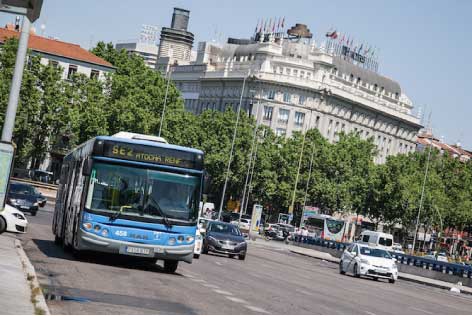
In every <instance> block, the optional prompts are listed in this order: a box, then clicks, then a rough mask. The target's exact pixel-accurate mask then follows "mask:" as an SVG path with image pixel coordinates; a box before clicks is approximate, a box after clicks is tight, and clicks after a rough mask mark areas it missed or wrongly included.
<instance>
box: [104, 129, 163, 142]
mask: <svg viewBox="0 0 472 316" xmlns="http://www.w3.org/2000/svg"><path fill="white" fill-rule="evenodd" d="M113 137H118V138H125V139H134V140H147V141H150V142H156V143H163V144H168V142H167V140H165V138H162V137H158V136H154V135H144V134H138V133H130V132H118V133H116V134H115V135H113Z"/></svg>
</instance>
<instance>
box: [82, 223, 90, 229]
mask: <svg viewBox="0 0 472 316" xmlns="http://www.w3.org/2000/svg"><path fill="white" fill-rule="evenodd" d="M82 226H83V227H84V228H85V229H86V230H91V229H92V224H91V223H83V224H82Z"/></svg>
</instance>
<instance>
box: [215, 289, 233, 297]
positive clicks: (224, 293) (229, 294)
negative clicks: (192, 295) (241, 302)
mask: <svg viewBox="0 0 472 316" xmlns="http://www.w3.org/2000/svg"><path fill="white" fill-rule="evenodd" d="M213 292H215V293H218V294H222V295H228V296H233V293H231V292H228V291H223V290H217V289H213Z"/></svg>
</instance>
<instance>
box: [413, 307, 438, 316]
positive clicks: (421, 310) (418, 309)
mask: <svg viewBox="0 0 472 316" xmlns="http://www.w3.org/2000/svg"><path fill="white" fill-rule="evenodd" d="M410 309H413V310H415V311H418V312H421V313H422V314H428V315H432V314H433V313H431V312H428V311H426V310H424V309H421V308H417V307H410Z"/></svg>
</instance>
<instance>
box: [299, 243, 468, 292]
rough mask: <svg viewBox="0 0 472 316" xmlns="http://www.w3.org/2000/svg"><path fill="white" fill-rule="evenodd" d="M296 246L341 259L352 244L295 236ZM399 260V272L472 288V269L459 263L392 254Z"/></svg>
mask: <svg viewBox="0 0 472 316" xmlns="http://www.w3.org/2000/svg"><path fill="white" fill-rule="evenodd" d="M292 244H293V245H294V246H299V247H304V248H310V249H314V250H317V251H321V252H327V253H329V254H331V255H332V256H334V257H337V258H340V257H341V255H342V253H343V251H344V250H345V249H346V248H347V247H348V246H349V245H350V244H351V243H344V242H336V241H332V240H324V239H321V238H313V237H301V236H295V241H294V242H293V243H292ZM391 254H392V257H393V258H395V259H396V260H397V263H398V270H399V271H400V272H405V273H409V274H414V275H419V276H424V277H427V278H433V279H436V280H442V281H445V282H452V283H457V282H462V284H463V285H465V286H471V287H472V267H471V266H465V265H460V264H457V263H449V262H441V261H437V260H432V259H427V258H423V257H417V256H411V255H407V254H401V253H397V252H391Z"/></svg>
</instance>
